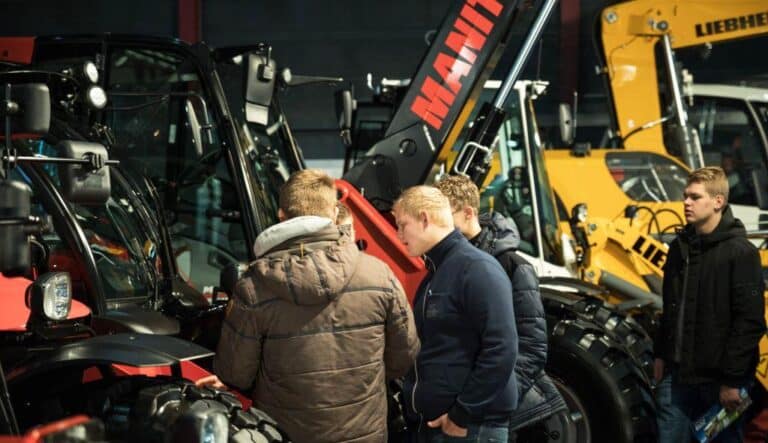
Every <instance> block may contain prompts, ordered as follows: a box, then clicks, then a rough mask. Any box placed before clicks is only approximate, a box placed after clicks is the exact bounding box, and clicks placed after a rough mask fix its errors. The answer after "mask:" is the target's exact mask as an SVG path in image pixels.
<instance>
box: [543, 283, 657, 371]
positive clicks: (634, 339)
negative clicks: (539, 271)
mask: <svg viewBox="0 0 768 443" xmlns="http://www.w3.org/2000/svg"><path fill="white" fill-rule="evenodd" d="M541 295H542V298H543V302H544V308H545V310H546V312H547V315H549V316H552V317H555V318H557V319H558V320H562V319H571V320H576V319H578V320H583V321H586V322H588V323H592V324H594V325H595V326H596V327H597V328H599V329H602V330H603V331H604V332H605V334H606V335H607V336H609V337H610V338H611V339H613V340H614V341H615V342H617V343H620V344H621V345H622V346H624V347H625V348H626V351H627V353H628V354H629V355H630V356H631V357H632V358H633V359H634V360H635V362H636V364H637V366H638V367H640V369H641V370H642V372H643V374H644V375H645V377H646V381H647V382H649V383H650V381H651V380H653V341H652V340H651V338H650V336H649V331H646V329H645V328H644V327H643V326H642V325H641V324H640V323H638V322H637V321H636V320H635V319H634V318H632V317H630V316H627V315H625V314H622V313H621V312H619V311H617V310H616V309H615V308H614V307H613V306H612V305H610V304H608V303H606V302H605V301H603V300H602V299H600V298H597V297H594V296H591V295H585V294H572V297H568V298H563V293H562V292H559V291H556V290H552V289H551V288H545V287H542V289H541Z"/></svg>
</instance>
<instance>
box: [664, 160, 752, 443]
mask: <svg viewBox="0 0 768 443" xmlns="http://www.w3.org/2000/svg"><path fill="white" fill-rule="evenodd" d="M728 191H729V189H728V180H727V178H726V176H725V173H724V172H723V170H722V169H720V168H716V167H706V168H701V169H697V170H695V171H693V172H691V174H690V175H689V176H688V182H687V186H686V188H685V194H684V195H683V197H684V198H685V200H684V207H685V219H686V221H687V222H688V224H687V225H686V226H685V228H684V229H683V230H682V232H680V233H679V235H678V236H677V238H676V239H675V241H673V242H672V244H671V245H670V248H669V255H668V257H667V261H666V263H665V264H664V290H663V295H664V311H663V314H662V317H661V322H660V325H659V329H658V332H657V337H656V342H655V346H654V350H655V353H656V362H655V368H654V371H655V374H654V375H655V377H656V380H657V381H658V382H659V386H658V388H657V390H656V397H657V401H658V404H659V414H658V417H659V419H658V421H659V441H660V442H661V443H666V442H669V443H677V442H679V441H684V440H686V439H687V438H688V437H689V436H690V426H691V422H692V421H694V420H696V419H697V418H698V417H699V416H701V415H702V414H703V413H704V412H705V411H706V409H708V408H709V407H711V406H712V405H713V404H715V403H717V402H719V403H721V404H722V405H723V406H724V407H725V408H726V409H729V410H732V409H734V408H737V407H738V406H739V405H740V404H741V403H742V401H743V399H742V398H741V396H740V389H741V388H748V387H749V386H750V385H751V384H752V380H753V379H754V373H755V368H756V366H757V362H758V358H759V355H758V353H759V351H758V343H759V342H760V338H761V337H762V336H763V334H765V332H766V328H765V317H764V314H763V310H764V303H765V302H764V300H763V290H764V283H763V275H762V268H761V266H760V256H759V254H758V252H757V249H756V248H755V247H754V246H753V245H752V244H751V243H750V242H749V240H747V238H746V231H745V229H744V225H743V224H742V223H741V221H739V220H738V219H736V218H734V217H733V213H732V212H731V208H730V207H729V206H728ZM741 440H742V435H741V423H739V422H737V423H735V424H732V425H731V426H729V427H728V428H726V429H725V430H724V431H723V432H722V433H720V434H719V435H718V436H717V438H716V439H715V440H714V441H715V442H718V443H725V442H729V443H730V442H738V441H741Z"/></svg>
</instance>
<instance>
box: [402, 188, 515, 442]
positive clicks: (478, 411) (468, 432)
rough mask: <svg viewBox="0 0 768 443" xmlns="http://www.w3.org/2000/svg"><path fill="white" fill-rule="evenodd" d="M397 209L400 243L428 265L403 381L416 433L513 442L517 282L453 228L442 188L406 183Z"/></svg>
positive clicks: (426, 438)
mask: <svg viewBox="0 0 768 443" xmlns="http://www.w3.org/2000/svg"><path fill="white" fill-rule="evenodd" d="M393 212H394V216H395V221H396V223H397V228H398V237H399V238H400V241H402V242H403V244H404V245H405V247H406V248H407V250H408V252H409V254H410V255H412V256H423V257H424V260H425V262H426V265H427V270H428V274H427V276H426V277H425V278H424V281H422V283H421V285H420V286H419V290H418V291H417V293H416V298H415V300H414V313H415V319H416V329H417V331H418V334H419V338H420V339H421V351H420V352H419V354H418V357H417V359H416V364H415V366H414V368H413V369H412V370H411V371H410V373H409V374H408V375H407V376H406V379H405V383H404V386H403V400H404V407H405V412H406V414H407V415H408V418H409V419H410V421H411V422H412V423H414V427H415V429H414V433H415V434H416V435H417V439H418V441H423V442H442V441H444V440H446V439H450V441H468V442H470V441H471V442H506V441H507V438H508V425H509V417H510V415H511V414H512V412H513V411H514V410H515V408H516V407H517V401H518V399H517V385H516V380H515V374H514V366H515V360H516V358H517V346H518V339H517V330H516V329H515V313H514V308H513V303H512V300H513V297H512V285H511V283H510V280H509V278H508V277H507V275H506V273H505V272H504V269H503V268H502V267H501V265H499V263H498V262H497V261H496V259H495V258H493V257H492V256H491V255H489V254H487V253H485V252H483V251H481V250H479V249H477V248H475V247H474V246H472V245H471V244H470V243H469V241H467V239H466V238H464V236H463V235H462V234H461V233H460V232H459V231H458V230H456V229H455V228H454V226H453V217H452V214H451V206H450V202H449V201H448V198H447V197H445V196H444V195H443V194H442V193H441V192H440V191H439V190H438V189H437V188H434V187H430V186H416V187H413V188H409V189H407V190H406V191H405V192H403V194H402V195H401V196H400V197H399V198H398V200H397V201H396V202H395V205H394V207H393ZM457 437H458V438H462V439H461V440H456V438H457Z"/></svg>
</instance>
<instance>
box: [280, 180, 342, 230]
mask: <svg viewBox="0 0 768 443" xmlns="http://www.w3.org/2000/svg"><path fill="white" fill-rule="evenodd" d="M335 208H336V184H335V182H334V180H333V178H332V177H331V176H329V175H328V174H326V173H325V172H323V171H320V170H317V169H304V170H301V171H297V172H294V173H293V174H291V176H290V177H289V178H288V181H286V182H285V184H284V185H283V187H282V188H280V209H282V210H283V213H285V217H286V218H294V217H301V216H305V215H315V216H318V217H328V218H330V219H331V220H333V219H334V218H335V212H336V211H335Z"/></svg>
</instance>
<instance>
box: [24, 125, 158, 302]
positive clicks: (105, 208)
mask: <svg viewBox="0 0 768 443" xmlns="http://www.w3.org/2000/svg"><path fill="white" fill-rule="evenodd" d="M57 126H58V125H56V124H54V125H52V127H51V134H50V135H48V136H46V137H45V138H44V139H42V140H21V141H18V142H17V146H16V147H17V149H18V150H19V153H23V154H24V155H34V156H38V157H59V154H60V152H59V150H58V148H57V147H56V144H57V143H58V141H60V140H59V139H58V138H57V137H56V134H57ZM66 135H67V136H68V138H71V135H72V132H68V133H67V134H66ZM59 168H60V166H59V165H57V164H42V165H38V166H37V167H35V169H34V170H32V166H31V165H23V166H21V167H18V168H15V169H14V170H13V171H12V175H13V176H14V178H16V179H18V180H21V181H24V182H26V183H27V184H29V185H30V187H31V188H32V193H33V215H36V216H39V217H41V218H42V219H43V220H47V221H48V222H49V225H50V229H49V230H47V231H45V232H44V233H43V234H41V235H38V236H36V238H35V241H33V244H36V245H38V246H39V249H40V253H39V254H38V260H37V261H36V264H35V265H36V267H37V269H38V271H40V272H46V271H68V272H69V273H70V275H71V276H72V279H73V292H74V294H75V295H76V296H77V297H78V298H81V299H82V300H83V301H85V300H86V299H87V298H88V297H87V296H86V293H87V289H86V288H87V284H86V282H85V279H86V278H87V277H86V275H87V272H86V270H85V266H84V261H83V259H82V257H79V256H78V254H80V253H79V252H78V246H77V242H76V241H74V240H73V239H72V235H69V236H67V235H63V226H65V225H66V224H67V223H68V222H67V221H66V220H61V219H60V218H63V214H64V213H69V214H71V218H72V220H70V221H69V223H75V224H77V225H79V226H80V228H81V229H82V232H83V234H84V237H85V241H86V242H87V245H88V247H89V248H90V251H91V254H92V255H93V257H94V261H95V265H96V272H97V274H98V278H99V279H100V280H101V286H102V287H103V289H104V296H105V298H106V299H107V306H110V304H112V305H114V303H123V302H138V303H142V302H144V301H146V300H147V299H148V298H149V297H151V296H153V295H154V294H155V291H156V290H157V285H158V277H159V269H160V267H161V261H160V257H159V256H158V253H157V248H158V244H159V239H158V237H157V235H156V231H155V230H153V229H151V225H150V224H148V223H147V219H146V217H148V216H149V214H148V213H147V212H146V206H144V205H143V204H142V202H141V201H140V200H138V198H137V196H136V195H135V193H134V192H133V190H132V189H131V188H130V185H129V184H128V182H127V181H126V180H125V178H124V177H123V176H120V174H119V172H118V171H117V170H116V169H115V168H114V167H113V168H110V172H111V183H112V186H111V195H110V197H109V199H108V200H107V202H106V203H104V204H100V205H83V204H75V203H71V202H68V201H65V200H64V199H61V200H60V201H63V202H64V204H65V205H66V206H67V207H66V210H65V212H62V210H61V208H56V207H55V204H53V201H54V199H52V198H51V196H55V195H56V193H57V192H58V191H57V189H59V188H60V182H59V177H60V175H59V174H60V173H59ZM35 172H37V174H36V173H35ZM65 217H66V216H65Z"/></svg>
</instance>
